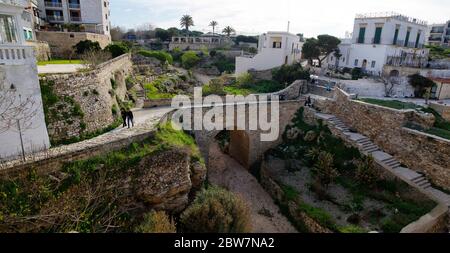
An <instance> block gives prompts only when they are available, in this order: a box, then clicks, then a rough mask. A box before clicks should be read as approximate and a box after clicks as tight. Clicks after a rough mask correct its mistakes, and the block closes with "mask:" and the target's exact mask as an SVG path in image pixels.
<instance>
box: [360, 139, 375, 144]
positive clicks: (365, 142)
mask: <svg viewBox="0 0 450 253" xmlns="http://www.w3.org/2000/svg"><path fill="white" fill-rule="evenodd" d="M356 142H357V143H358V144H368V143H372V141H371V140H369V139H364V140H359V141H356Z"/></svg>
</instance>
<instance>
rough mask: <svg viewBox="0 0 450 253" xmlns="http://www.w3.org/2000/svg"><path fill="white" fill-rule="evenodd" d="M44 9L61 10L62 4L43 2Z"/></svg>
mask: <svg viewBox="0 0 450 253" xmlns="http://www.w3.org/2000/svg"><path fill="white" fill-rule="evenodd" d="M45 7H55V8H62V2H51V1H45Z"/></svg>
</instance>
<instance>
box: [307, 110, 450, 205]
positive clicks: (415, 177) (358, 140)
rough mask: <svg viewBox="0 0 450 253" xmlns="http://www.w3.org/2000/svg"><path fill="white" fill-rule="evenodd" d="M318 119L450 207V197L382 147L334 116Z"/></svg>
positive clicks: (407, 180)
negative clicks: (351, 129)
mask: <svg viewBox="0 0 450 253" xmlns="http://www.w3.org/2000/svg"><path fill="white" fill-rule="evenodd" d="M316 117H318V118H320V119H323V120H325V121H327V122H329V123H330V124H331V125H333V126H334V127H335V128H336V129H338V130H340V131H342V133H343V134H344V135H345V136H346V137H347V138H348V139H349V140H350V141H352V142H353V143H355V144H356V145H357V146H358V147H359V150H360V151H361V152H362V153H363V154H365V155H371V156H373V157H374V159H375V161H376V162H377V163H378V164H380V165H381V166H383V167H384V168H385V169H387V170H389V171H391V172H392V173H394V174H395V175H397V176H398V177H399V178H401V179H402V180H403V181H405V182H407V183H408V184H410V185H412V186H414V187H416V188H417V189H418V190H420V191H422V192H424V193H426V194H428V195H430V196H432V197H434V198H435V199H439V200H440V201H441V202H443V203H446V204H447V205H448V206H450V195H448V194H445V193H443V192H442V191H439V190H437V189H435V188H433V187H432V184H431V183H430V181H428V179H427V178H426V176H425V175H423V174H421V173H418V172H415V171H413V170H411V169H409V168H406V167H404V166H402V164H401V162H400V161H398V160H397V159H396V158H395V157H393V156H391V155H389V154H387V153H385V152H383V151H382V150H381V149H380V147H378V146H377V145H376V144H375V143H373V142H372V141H371V140H370V139H369V138H368V137H367V136H364V135H362V134H359V133H355V132H351V131H350V128H349V127H347V126H346V125H345V123H343V122H342V120H340V119H339V118H338V117H336V116H334V115H330V114H322V113H317V112H316Z"/></svg>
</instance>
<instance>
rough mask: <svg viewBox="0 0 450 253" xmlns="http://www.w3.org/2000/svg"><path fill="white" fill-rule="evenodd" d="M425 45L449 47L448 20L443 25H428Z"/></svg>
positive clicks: (449, 26)
mask: <svg viewBox="0 0 450 253" xmlns="http://www.w3.org/2000/svg"><path fill="white" fill-rule="evenodd" d="M427 43H428V45H434V46H442V47H450V20H449V21H447V23H444V24H434V25H430V26H429V29H428V36H427Z"/></svg>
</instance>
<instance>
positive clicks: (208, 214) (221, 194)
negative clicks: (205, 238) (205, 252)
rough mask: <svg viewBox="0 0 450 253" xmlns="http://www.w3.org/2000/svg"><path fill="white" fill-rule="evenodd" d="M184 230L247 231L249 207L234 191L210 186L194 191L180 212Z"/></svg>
mask: <svg viewBox="0 0 450 253" xmlns="http://www.w3.org/2000/svg"><path fill="white" fill-rule="evenodd" d="M180 221H181V224H182V225H183V230H184V232H188V233H189V232H194V233H248V232H250V229H251V227H250V210H249V208H248V207H247V205H246V204H245V202H244V201H243V200H242V199H241V198H240V197H238V196H236V195H235V194H233V193H231V192H228V191H226V190H224V189H222V188H219V187H216V186H211V187H209V188H208V189H203V190H202V191H201V192H200V193H198V195H197V197H196V198H195V200H194V202H193V203H192V204H191V205H190V206H189V207H188V208H187V209H186V210H185V211H184V212H183V214H182V215H181V219H180Z"/></svg>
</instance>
